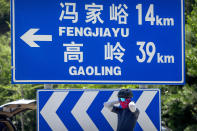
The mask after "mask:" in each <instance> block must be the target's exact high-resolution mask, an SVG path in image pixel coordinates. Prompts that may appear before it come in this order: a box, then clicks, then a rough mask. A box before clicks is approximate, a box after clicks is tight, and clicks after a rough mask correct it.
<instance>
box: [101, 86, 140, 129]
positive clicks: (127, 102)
mask: <svg viewBox="0 0 197 131" xmlns="http://www.w3.org/2000/svg"><path fill="white" fill-rule="evenodd" d="M132 98H133V93H132V91H131V90H130V89H121V90H120V91H119V92H118V101H109V102H105V103H104V107H106V108H107V109H109V110H110V111H112V112H114V113H116V114H117V115H118V125H117V131H133V130H134V128H135V125H136V122H137V119H138V116H139V113H140V111H139V109H138V108H137V107H136V105H135V103H134V102H133V101H132ZM118 103H120V106H119V107H118V106H115V104H118Z"/></svg>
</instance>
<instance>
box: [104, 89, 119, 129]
mask: <svg viewBox="0 0 197 131" xmlns="http://www.w3.org/2000/svg"><path fill="white" fill-rule="evenodd" d="M117 94H118V91H114V92H113V94H112V95H111V97H110V98H109V99H108V101H114V100H117V99H118V98H117ZM101 112H102V114H103V116H104V117H105V118H106V120H107V121H108V123H109V124H110V125H111V127H112V128H113V129H114V131H116V129H117V124H118V115H117V114H116V113H112V112H111V111H110V110H109V109H107V108H105V107H103V109H102V111H101Z"/></svg>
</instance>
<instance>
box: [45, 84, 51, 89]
mask: <svg viewBox="0 0 197 131" xmlns="http://www.w3.org/2000/svg"><path fill="white" fill-rule="evenodd" d="M44 89H53V84H44Z"/></svg>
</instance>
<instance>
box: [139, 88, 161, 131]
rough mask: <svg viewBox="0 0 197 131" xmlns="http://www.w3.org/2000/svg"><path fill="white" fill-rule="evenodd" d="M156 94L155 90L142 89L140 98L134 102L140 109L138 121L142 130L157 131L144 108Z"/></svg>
mask: <svg viewBox="0 0 197 131" xmlns="http://www.w3.org/2000/svg"><path fill="white" fill-rule="evenodd" d="M156 94H157V91H143V93H142V94H141V96H140V98H139V99H138V101H137V102H136V107H137V108H138V109H139V110H140V115H139V117H138V120H137V121H138V123H139V125H140V127H141V128H142V130H143V131H157V129H156V127H155V126H154V124H153V123H152V121H151V120H150V118H149V117H148V115H147V114H146V109H147V108H148V106H149V104H150V103H151V101H152V100H153V98H154V97H155V95H156Z"/></svg>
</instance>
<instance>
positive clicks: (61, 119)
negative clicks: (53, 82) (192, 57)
mask: <svg viewBox="0 0 197 131" xmlns="http://www.w3.org/2000/svg"><path fill="white" fill-rule="evenodd" d="M118 91H119V90H118V89H117V90H103V89H101V90H82V89H81V90H38V91H37V98H38V100H37V101H38V102H37V108H38V111H37V117H38V119H37V120H38V121H37V125H38V127H37V129H38V131H67V130H69V131H83V130H84V131H113V130H116V126H117V115H116V114H115V113H112V112H110V111H109V110H108V109H106V108H105V107H104V106H103V103H104V102H106V101H111V100H117V99H118V98H117V93H118ZM132 91H133V95H134V97H133V101H134V102H135V103H136V106H137V108H138V109H139V110H140V115H139V117H138V120H137V124H136V127H135V131H142V130H143V131H161V105H160V104H161V103H160V90H159V89H150V90H149V89H137V90H132Z"/></svg>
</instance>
